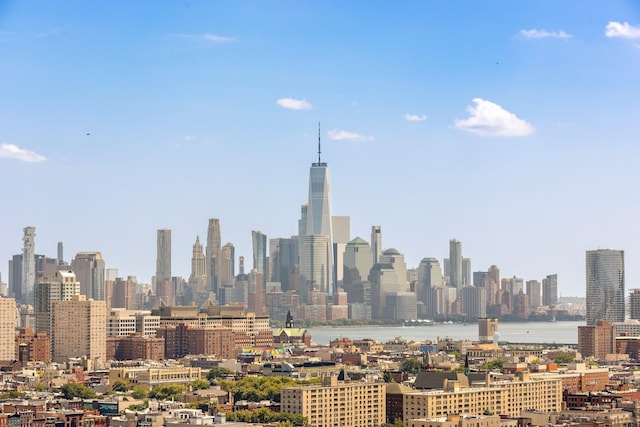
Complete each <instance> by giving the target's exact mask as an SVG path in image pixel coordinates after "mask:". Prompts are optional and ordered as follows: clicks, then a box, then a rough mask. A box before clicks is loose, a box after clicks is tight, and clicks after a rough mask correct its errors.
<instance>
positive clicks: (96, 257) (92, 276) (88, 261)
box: [71, 252, 105, 300]
mask: <svg viewBox="0 0 640 427" xmlns="http://www.w3.org/2000/svg"><path fill="white" fill-rule="evenodd" d="M71 271H73V272H74V273H75V274H76V279H77V280H78V282H80V294H81V295H85V296H86V297H87V298H89V299H95V300H104V298H105V288H104V272H105V262H104V259H103V258H102V254H101V253H100V252H78V253H77V254H76V257H75V258H74V259H73V261H71Z"/></svg>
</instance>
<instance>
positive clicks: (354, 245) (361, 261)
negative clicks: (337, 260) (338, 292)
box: [342, 237, 373, 294]
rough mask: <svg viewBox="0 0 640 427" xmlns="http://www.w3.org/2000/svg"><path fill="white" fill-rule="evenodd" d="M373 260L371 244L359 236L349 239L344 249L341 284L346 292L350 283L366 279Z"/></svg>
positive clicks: (349, 289)
mask: <svg viewBox="0 0 640 427" xmlns="http://www.w3.org/2000/svg"><path fill="white" fill-rule="evenodd" d="M372 260H373V256H372V251H371V246H370V245H369V243H367V242H366V241H365V240H363V239H361V238H360V237H356V238H355V239H353V240H351V241H350V242H349V243H347V245H346V246H345V249H344V258H343V270H344V272H343V277H342V286H343V288H344V290H345V291H346V292H347V294H348V293H349V292H350V291H351V289H352V286H351V285H352V284H354V283H357V282H360V281H364V280H367V277H368V276H369V272H370V271H371V267H373V264H371V262H372Z"/></svg>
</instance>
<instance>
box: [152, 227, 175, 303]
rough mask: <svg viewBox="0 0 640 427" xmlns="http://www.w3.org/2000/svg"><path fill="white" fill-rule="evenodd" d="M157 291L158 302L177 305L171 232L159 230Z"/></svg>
mask: <svg viewBox="0 0 640 427" xmlns="http://www.w3.org/2000/svg"><path fill="white" fill-rule="evenodd" d="M155 291H156V297H157V299H158V300H161V301H163V302H164V303H165V304H169V305H173V304H175V289H174V287H173V282H172V280H171V230H168V229H162V230H158V238H157V251H156V275H155Z"/></svg>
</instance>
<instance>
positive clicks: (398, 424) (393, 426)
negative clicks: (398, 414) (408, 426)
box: [387, 418, 404, 427]
mask: <svg viewBox="0 0 640 427" xmlns="http://www.w3.org/2000/svg"><path fill="white" fill-rule="evenodd" d="M403 426H404V424H403V422H402V418H396V419H395V420H393V422H392V423H390V424H387V427H403Z"/></svg>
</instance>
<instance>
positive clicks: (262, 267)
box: [251, 230, 269, 275]
mask: <svg viewBox="0 0 640 427" xmlns="http://www.w3.org/2000/svg"><path fill="white" fill-rule="evenodd" d="M251 243H252V246H251V247H252V249H253V268H255V269H256V271H257V272H258V273H262V274H264V275H266V274H267V269H268V268H269V258H268V253H267V235H266V234H264V233H262V231H256V230H253V231H251Z"/></svg>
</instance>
